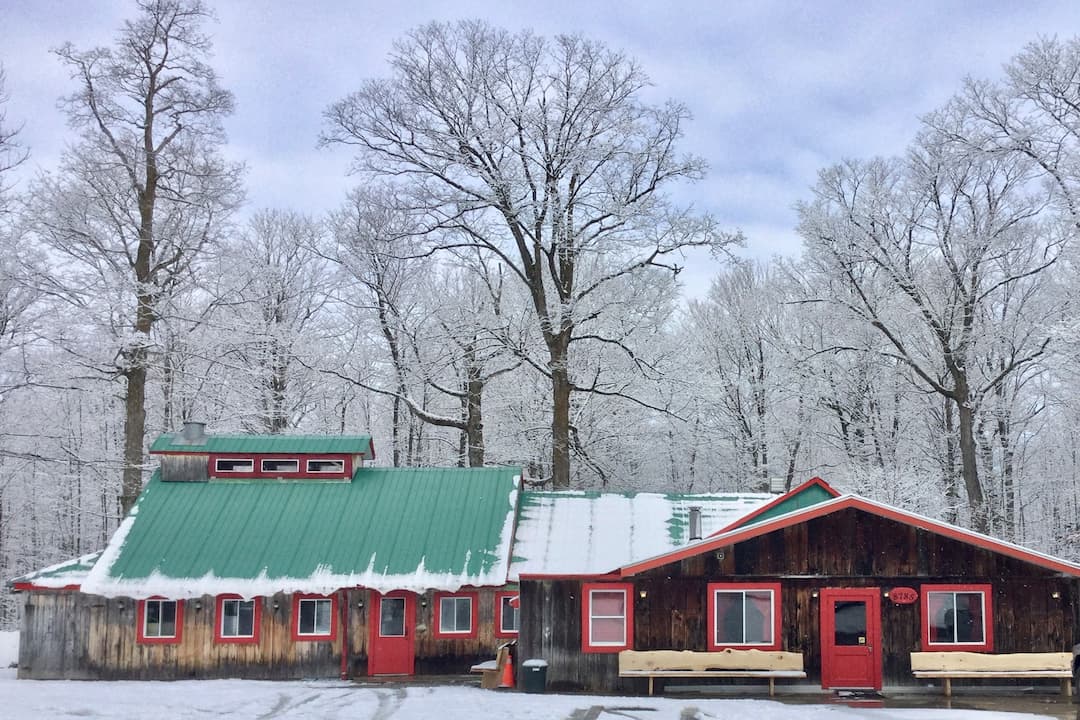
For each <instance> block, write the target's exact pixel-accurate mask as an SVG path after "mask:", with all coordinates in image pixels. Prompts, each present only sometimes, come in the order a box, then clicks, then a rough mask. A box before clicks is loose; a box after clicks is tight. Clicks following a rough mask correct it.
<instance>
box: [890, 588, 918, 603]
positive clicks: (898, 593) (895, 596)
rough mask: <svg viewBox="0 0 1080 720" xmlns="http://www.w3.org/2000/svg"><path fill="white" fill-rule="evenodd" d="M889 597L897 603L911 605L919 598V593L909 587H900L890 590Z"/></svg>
mask: <svg viewBox="0 0 1080 720" xmlns="http://www.w3.org/2000/svg"><path fill="white" fill-rule="evenodd" d="M889 598H890V599H892V601H893V602H894V603H896V604H897V605H910V604H911V603H913V602H915V601H916V600H918V599H919V593H918V591H916V590H914V589H912V588H909V587H898V588H893V589H892V590H890V591H889Z"/></svg>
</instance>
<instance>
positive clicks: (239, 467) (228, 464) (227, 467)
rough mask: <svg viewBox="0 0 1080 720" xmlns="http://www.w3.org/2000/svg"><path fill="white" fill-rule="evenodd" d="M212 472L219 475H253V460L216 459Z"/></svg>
mask: <svg viewBox="0 0 1080 720" xmlns="http://www.w3.org/2000/svg"><path fill="white" fill-rule="evenodd" d="M214 470H215V471H217V472H219V473H253V472H255V460H253V459H252V458H217V459H216V460H215V461H214Z"/></svg>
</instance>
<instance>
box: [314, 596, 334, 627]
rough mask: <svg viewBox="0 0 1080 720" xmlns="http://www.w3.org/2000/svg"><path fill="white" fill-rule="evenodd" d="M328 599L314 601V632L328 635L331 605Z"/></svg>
mask: <svg viewBox="0 0 1080 720" xmlns="http://www.w3.org/2000/svg"><path fill="white" fill-rule="evenodd" d="M332 605H333V604H332V603H331V602H330V600H316V601H315V634H316V635H329V634H330V620H331V615H332V612H333V607H332Z"/></svg>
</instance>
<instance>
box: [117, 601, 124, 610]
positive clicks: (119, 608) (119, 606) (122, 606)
mask: <svg viewBox="0 0 1080 720" xmlns="http://www.w3.org/2000/svg"><path fill="white" fill-rule="evenodd" d="M116 609H117V610H123V609H124V603H122V602H118V603H116Z"/></svg>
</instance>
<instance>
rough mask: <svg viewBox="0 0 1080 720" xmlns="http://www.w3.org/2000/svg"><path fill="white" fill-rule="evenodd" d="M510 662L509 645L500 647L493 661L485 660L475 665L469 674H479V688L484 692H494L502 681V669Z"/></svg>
mask: <svg viewBox="0 0 1080 720" xmlns="http://www.w3.org/2000/svg"><path fill="white" fill-rule="evenodd" d="M508 662H510V643H506V644H504V645H500V646H499V649H498V650H497V651H495V659H494V660H485V661H484V662H482V663H476V664H475V665H473V666H472V667H471V668H469V672H474V673H480V687H481V688H483V689H485V690H494V689H496V688H498V687H499V683H500V682H501V681H502V674H503V668H504V667H505V666H506V663H508Z"/></svg>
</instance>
